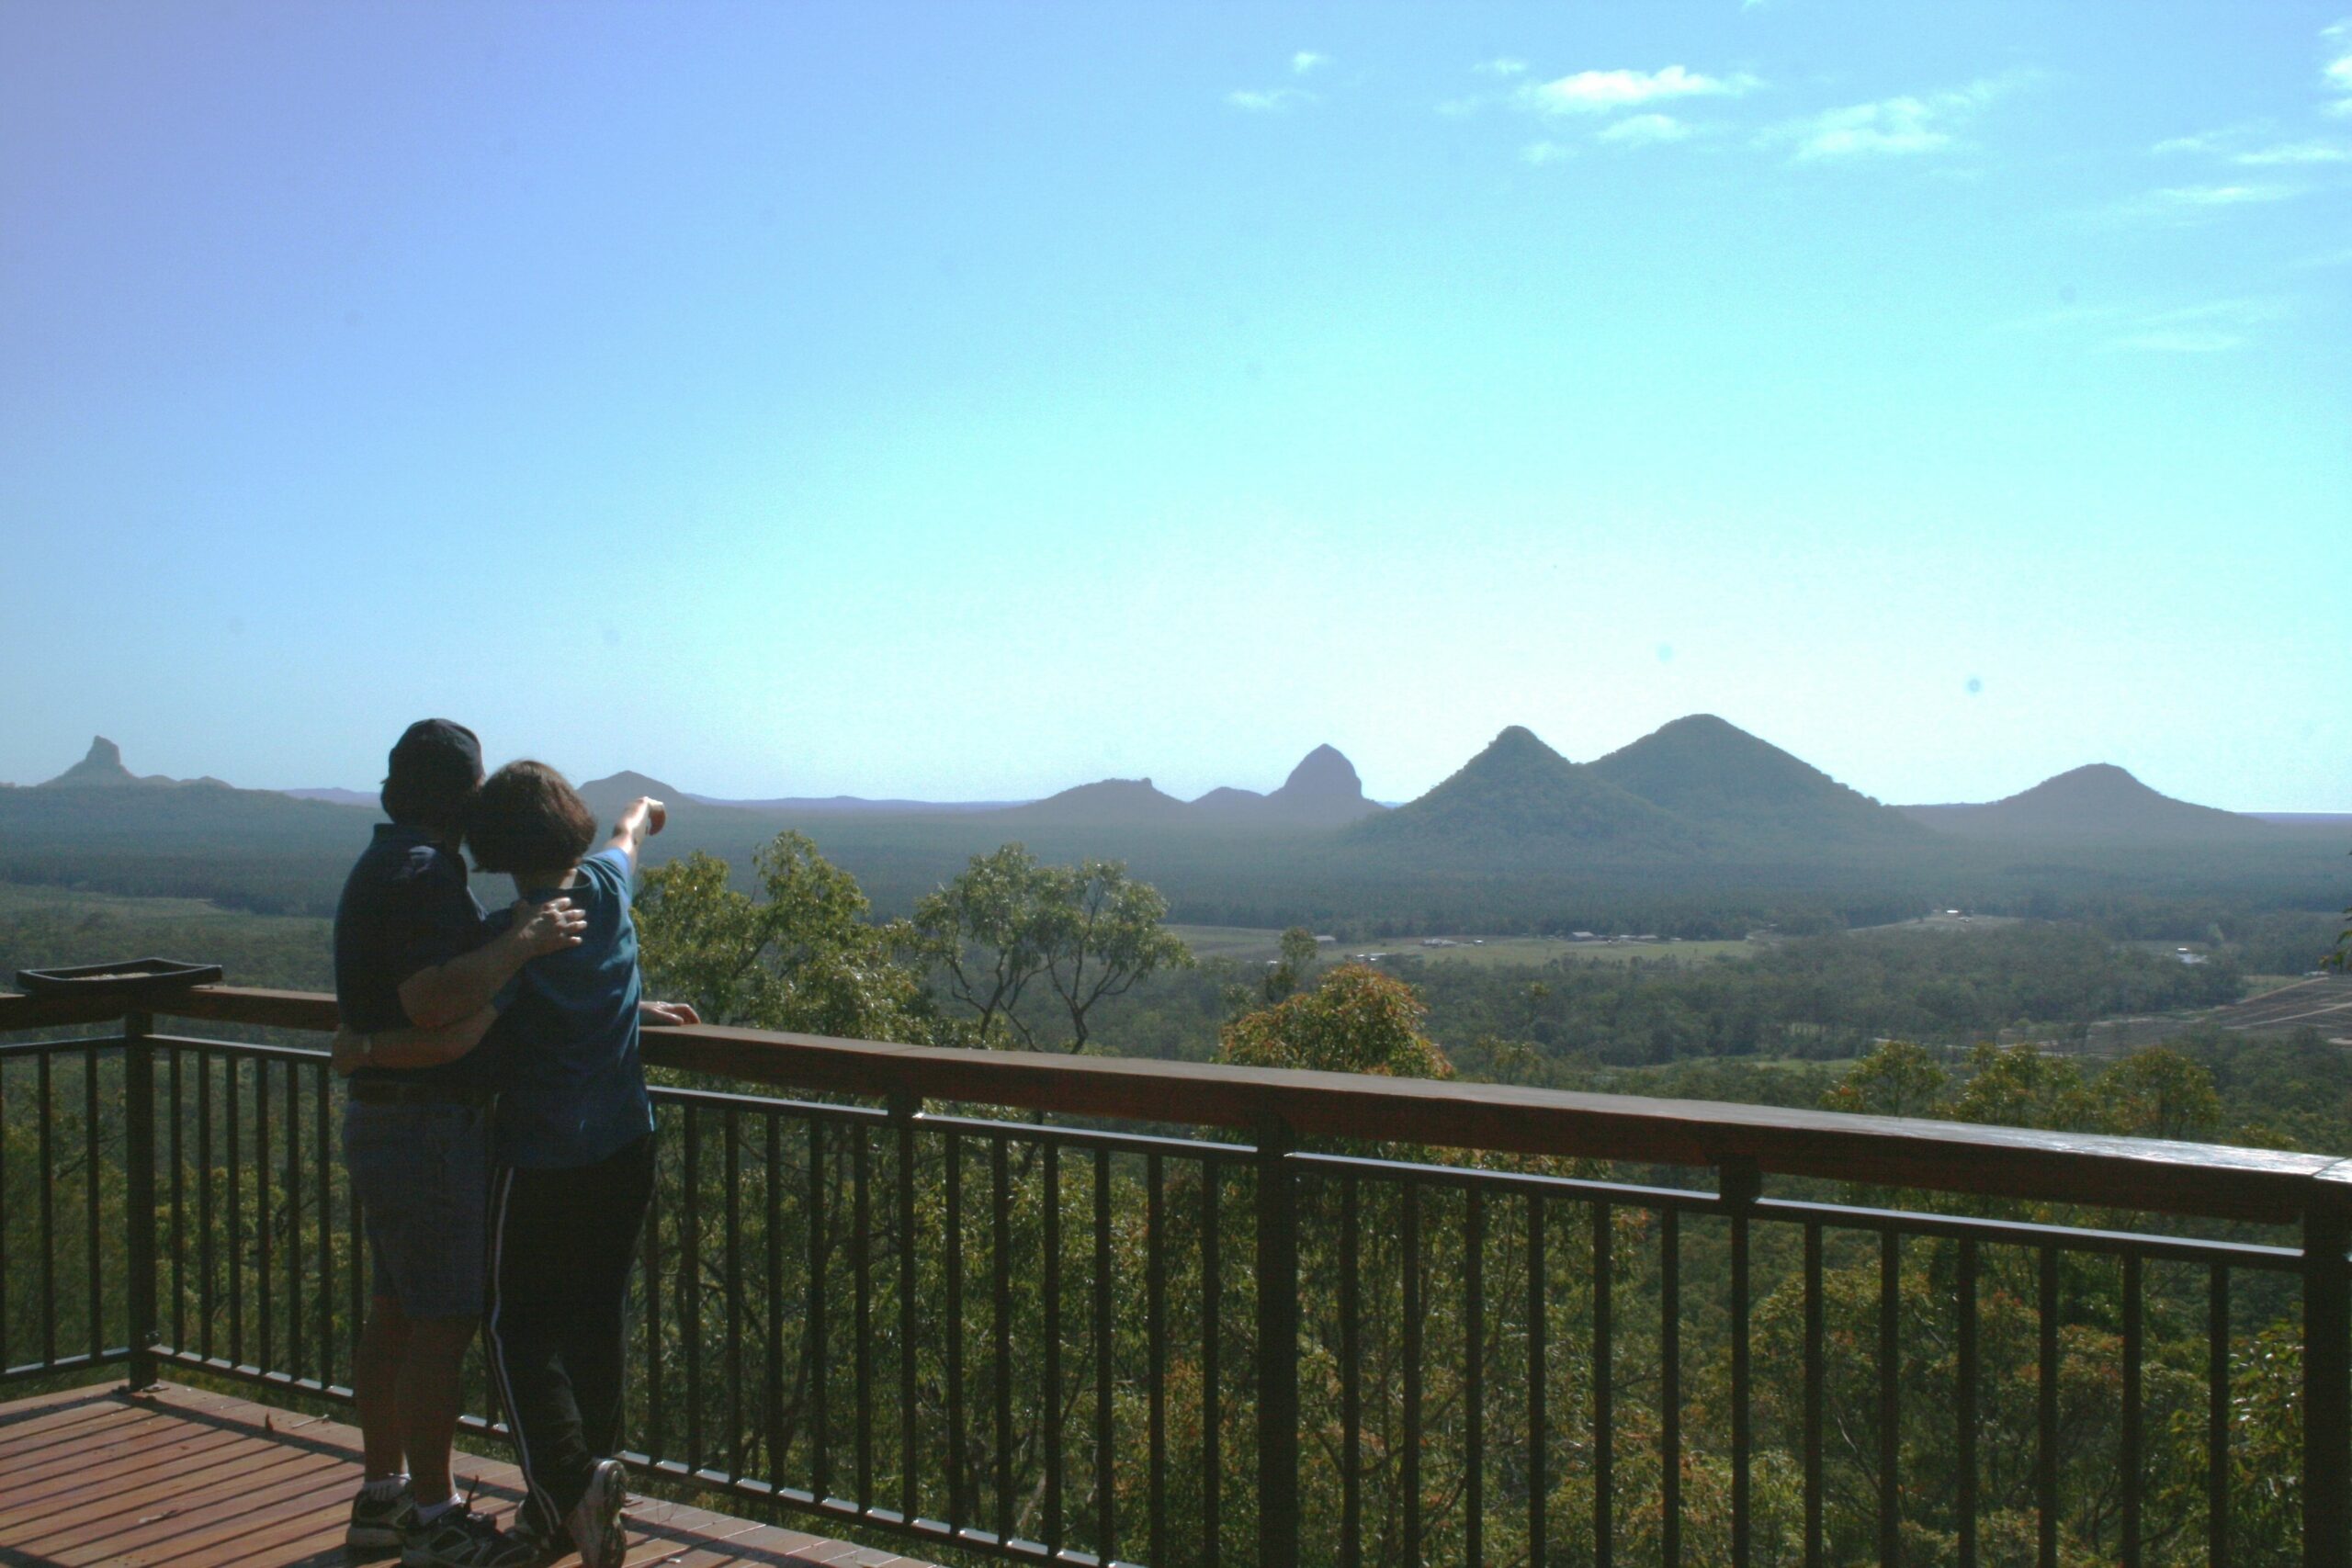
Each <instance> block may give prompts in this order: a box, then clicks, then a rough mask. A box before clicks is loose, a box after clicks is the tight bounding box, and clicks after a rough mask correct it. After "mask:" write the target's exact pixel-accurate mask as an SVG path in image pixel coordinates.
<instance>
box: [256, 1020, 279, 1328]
mask: <svg viewBox="0 0 2352 1568" xmlns="http://www.w3.org/2000/svg"><path fill="white" fill-rule="evenodd" d="M253 1060H254V1326H255V1327H256V1329H257V1330H258V1331H259V1333H260V1337H261V1348H260V1349H259V1350H257V1351H256V1352H255V1353H254V1366H255V1367H256V1368H258V1369H260V1370H261V1371H265V1372H266V1371H270V1370H272V1367H273V1366H274V1364H275V1362H276V1360H277V1357H276V1355H275V1353H274V1352H275V1349H276V1346H277V1338H276V1336H275V1334H274V1333H273V1330H274V1329H275V1328H276V1327H277V1324H276V1322H275V1321H274V1319H273V1317H272V1315H271V1312H270V1296H271V1292H270V1288H269V1287H270V1276H269V1241H270V1222H269V1207H270V1205H269V1058H268V1057H266V1056H255V1057H254V1059H253Z"/></svg>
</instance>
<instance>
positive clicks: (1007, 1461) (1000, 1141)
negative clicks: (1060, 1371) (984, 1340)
mask: <svg viewBox="0 0 2352 1568" xmlns="http://www.w3.org/2000/svg"><path fill="white" fill-rule="evenodd" d="M989 1182H990V1184H991V1191H990V1196H989V1201H990V1212H989V1285H990V1286H991V1288H992V1291H993V1295H994V1300H993V1303H992V1304H993V1305H994V1307H995V1309H996V1322H995V1325H994V1327H995V1329H996V1382H995V1386H994V1388H993V1389H992V1390H991V1392H992V1393H994V1394H995V1395H996V1454H995V1458H996V1539H997V1542H998V1544H999V1545H1002V1544H1003V1543H1005V1542H1006V1541H1009V1540H1012V1171H1011V1160H1010V1158H1009V1156H1008V1154H1007V1151H1006V1148H1005V1139H1004V1137H1003V1135H1002V1134H998V1135H996V1136H994V1137H992V1138H990V1139H989Z"/></svg>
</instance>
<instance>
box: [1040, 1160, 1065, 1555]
mask: <svg viewBox="0 0 2352 1568" xmlns="http://www.w3.org/2000/svg"><path fill="white" fill-rule="evenodd" d="M1061 1153H1062V1151H1061V1145H1058V1144H1055V1143H1048V1144H1046V1146H1045V1151H1044V1154H1045V1177H1044V1180H1045V1233H1046V1234H1045V1245H1044V1257H1045V1268H1046V1277H1045V1280H1043V1285H1044V1289H1045V1297H1046V1303H1045V1304H1046V1366H1045V1401H1044V1404H1043V1406H1042V1408H1041V1409H1040V1411H1039V1413H1038V1419H1039V1420H1040V1421H1042V1422H1043V1423H1044V1424H1045V1436H1046V1529H1045V1538H1046V1546H1047V1548H1049V1549H1050V1550H1052V1551H1060V1550H1061V1545H1062V1161H1061Z"/></svg>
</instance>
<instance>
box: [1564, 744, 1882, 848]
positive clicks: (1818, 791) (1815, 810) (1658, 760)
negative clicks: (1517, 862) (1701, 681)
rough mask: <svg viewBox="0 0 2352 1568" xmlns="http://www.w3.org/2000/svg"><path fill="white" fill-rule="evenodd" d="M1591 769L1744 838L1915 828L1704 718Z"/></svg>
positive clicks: (1798, 839)
mask: <svg viewBox="0 0 2352 1568" xmlns="http://www.w3.org/2000/svg"><path fill="white" fill-rule="evenodd" d="M1592 770H1593V772H1594V773H1599V774H1600V776H1601V777H1603V778H1606V779H1608V780H1609V781H1610V782H1611V783H1612V784H1617V785H1618V786H1619V787H1621V788H1623V789H1626V790H1629V791H1631V792H1632V793H1633V794H1634V795H1639V796H1641V797H1642V798H1643V799H1644V800H1646V801H1648V802H1650V803H1651V804H1652V805H1654V806H1657V807H1661V808H1663V809H1665V810H1668V811H1671V812H1673V813H1675V814H1676V815H1677V816H1679V817H1683V818H1688V819H1689V820H1691V821H1692V822H1695V823H1698V824H1700V825H1702V827H1705V828H1708V829H1711V830H1713V831H1715V832H1717V833H1719V834H1721V833H1728V834H1730V835H1731V836H1732V837H1733V838H1735V839H1746V840H1749V841H1750V842H1759V841H1761V842H1771V843H1777V844H1783V845H1788V844H1813V845H1827V844H1830V843H1834V842H1840V841H1849V840H1858V839H1860V840H1878V839H1883V838H1886V837H1889V836H1893V837H1897V838H1910V837H1916V836H1917V832H1918V829H1917V825H1916V824H1915V823H1914V822H1912V821H1911V819H1910V818H1906V817H1905V816H1904V815H1903V814H1902V813H1901V812H1899V811H1896V810H1895V809H1894V808H1893V807H1886V806H1882V805H1880V804H1879V803H1878V802H1877V801H1874V800H1872V799H1871V797H1870V796H1868V795H1863V794H1861V793H1860V791H1858V790H1855V789H1852V788H1849V787H1848V786H1847V785H1845V784H1839V783H1838V781H1837V780H1836V779H1833V778H1831V777H1830V776H1829V775H1828V774H1827V773H1823V772H1822V771H1821V770H1820V769H1818V768H1816V767H1815V766H1814V765H1813V764H1812V763H1810V762H1808V761H1804V759H1803V758H1802V757H1798V756H1795V755H1792V753H1790V752H1788V751H1784V750H1781V748H1780V747H1778V746H1775V745H1773V744H1772V743H1771V742H1770V741H1769V740H1766V739H1762V738H1761V737H1759V736H1755V735H1751V734H1749V733H1748V732H1747V730H1745V729H1742V728H1739V726H1737V725H1736V724H1733V723H1731V722H1730V721H1729V720H1727V719H1724V718H1720V717H1718V716H1715V715H1713V714H1711V713H1694V714H1690V715H1687V716H1684V717H1681V718H1678V719H1675V720H1673V721H1672V722H1671V723H1668V724H1663V725H1660V726H1659V727H1658V728H1656V729H1654V730H1652V731H1651V732H1650V733H1649V734H1647V735H1645V736H1643V737H1642V738H1641V739H1639V740H1636V741H1634V742H1633V743H1632V744H1631V745H1629V746H1624V747H1621V748H1619V749H1618V750H1614V751H1611V753H1610V754H1609V755H1608V756H1606V757H1603V758H1601V759H1600V760H1599V761H1596V762H1594V763H1593V764H1592Z"/></svg>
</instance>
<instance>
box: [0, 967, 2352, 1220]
mask: <svg viewBox="0 0 2352 1568" xmlns="http://www.w3.org/2000/svg"><path fill="white" fill-rule="evenodd" d="M140 1005H141V1009H142V1010H145V1011H147V1012H150V1013H153V1014H154V1015H156V1016H158V1017H165V1018H180V1019H201V1020H207V1021H213V1022H222V1023H241V1024H249V1025H262V1026H267V1027H273V1028H281V1029H301V1030H315V1031H328V1030H332V1029H334V1027H335V1023H336V1013H335V1006H334V998H333V997H330V996H326V995H323V994H320V993H316V992H305V991H275V990H256V989H252V988H248V987H232V986H205V987H195V988H193V989H191V990H187V991H183V992H179V993H176V994H175V995H172V996H170V997H166V998H153V999H147V1000H143V1001H142V1002H141V1004H140ZM125 1011H126V1008H125V1007H124V1006H123V1005H122V1004H120V1003H117V1004H114V1005H113V1007H112V1008H111V1010H101V1011H99V1012H98V1013H97V1014H96V1017H100V1018H104V1017H120V1016H122V1015H123V1013H124V1012H125ZM89 1021H95V1019H94V1017H93V1015H92V1013H91V1004H89V1003H87V1002H84V1001H80V1000H79V999H75V1000H74V1001H73V1002H66V1001H57V1000H52V999H51V998H29V997H17V996H6V995H0V1032H7V1031H16V1030H25V1029H36V1028H41V1027H45V1026H49V1025H52V1024H58V1023H66V1022H89ZM645 1059H646V1060H647V1061H648V1062H649V1063H650V1064H652V1065H654V1066H665V1067H675V1068H680V1069H683V1070H685V1071H690V1072H696V1073H704V1074H710V1075H713V1076H718V1077H729V1078H734V1079H738V1080H741V1081H744V1082H748V1083H755V1084H761V1085H764V1086H767V1087H771V1088H776V1089H798V1090H804V1091H805V1090H820V1091H830V1092H837V1093H844V1094H854V1095H862V1096H871V1097H875V1098H893V1097H896V1098H904V1099H910V1100H948V1101H956V1102H961V1103H966V1104H981V1105H997V1106H1008V1107H1012V1108H1016V1109H1019V1110H1023V1111H1057V1112H1061V1113H1063V1114H1066V1115H1077V1116H1099V1117H1108V1118H1116V1119H1125V1120H1131V1121H1143V1122H1182V1123H1186V1124H1190V1125H1194V1126H1204V1127H1224V1128H1239V1129H1244V1130H1254V1129H1259V1128H1262V1127H1265V1126H1267V1125H1268V1124H1269V1123H1281V1124H1283V1125H1285V1126H1287V1127H1288V1128H1289V1129H1290V1130H1291V1131H1292V1132H1294V1133H1295V1134H1300V1135H1304V1136H1308V1137H1347V1138H1361V1139H1366V1140H1371V1141H1379V1142H1387V1143H1397V1144H1408V1145H1410V1144H1418V1145H1430V1146H1433V1147H1441V1148H1459V1149H1482V1150H1493V1151H1497V1152H1503V1153H1514V1154H1532V1155H1548V1156H1567V1157H1580V1158H1595V1159H1621V1160H1635V1161H1642V1162H1646V1163H1654V1164H1661V1165H1680V1166H1715V1167H1724V1166H1727V1165H1731V1166H1753V1167H1754V1168H1757V1169H1758V1170H1760V1171H1767V1172H1774V1173H1778V1174H1782V1175H1790V1176H1809V1177H1820V1178H1826V1179H1832V1180H1838V1181H1849V1182H1858V1183H1865V1184H1868V1185H1871V1186H1880V1187H1904V1188H1921V1189H1927V1190H1934V1191H1942V1192H1961V1193H1971V1194H1975V1195H1978V1196H1985V1197H1999V1198H2013V1199H2023V1200H2028V1201H2045V1202H2063V1203H2083V1204H2092V1205H2097V1206H2100V1207H2105V1208H2116V1209H2128V1210H2139V1211H2143V1212H2150V1213H2170V1214H2195V1215H2207V1216H2217V1217H2222V1218H2231V1219H2248V1220H2259V1221H2266V1222H2270V1223H2287V1222H2290V1221H2294V1220H2298V1219H2301V1218H2302V1217H2304V1216H2305V1215H2307V1214H2310V1213H2352V1161H2341V1162H2340V1161H2338V1160H2336V1159H2335V1158H2334V1157H2333V1156H2326V1155H2307V1154H2289V1153H2281V1152H2278V1151H2276V1150H2269V1149H2247V1148H2238V1147H2235V1146H2233V1145H2222V1144H2183V1143H2173V1142H2169V1141H2166V1140H2163V1139H2154V1138H2117V1137H2104V1136H2098V1135H2094V1134H2080V1133H2048V1132H2039V1131H2034V1130H2031V1129H2026V1128H2013V1127H1987V1126H1979V1125H1976V1124H1974V1123H1971V1122H1925V1121H1912V1120H1907V1119H1903V1118H1897V1117H1890V1116H1853V1115H1846V1114H1843V1113H1839V1112H1835V1111H1792V1110H1786V1109H1782V1108H1780V1107H1775V1106H1758V1105H1733V1104H1725V1103H1721V1102H1717V1101H1713V1100H1654V1099H1648V1098H1644V1097H1640V1096H1634V1095H1610V1094H1573V1093H1568V1092H1566V1091H1563V1090H1558V1089H1523V1088H1518V1087H1514V1086H1511V1085H1507V1084H1483V1083H1461V1082H1437V1081H1431V1080H1428V1079H1419V1078H1389V1077H1373V1076H1368V1075H1360V1074H1349V1073H1320V1072H1305V1071H1299V1070H1295V1069H1288V1068H1275V1067H1235V1066H1215V1065H1205V1064H1199V1063H1191V1062H1162V1061H1148V1060H1129V1059H1125V1058H1122V1057H1115V1056H1059V1055H1038V1054H1033V1053H1027V1052H997V1051H964V1050H951V1049H942V1048H939V1047H934V1046H924V1045H896V1044H890V1043H884V1042H878V1041H871V1040H838V1039H831V1038H829V1037H826V1036H822V1035H813V1034H786V1033H777V1032H768V1031H764V1030H752V1029H728V1028H718V1027H714V1026H709V1025H704V1026H700V1027H696V1028H691V1029H660V1030H649V1031H648V1032H646V1036H645Z"/></svg>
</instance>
